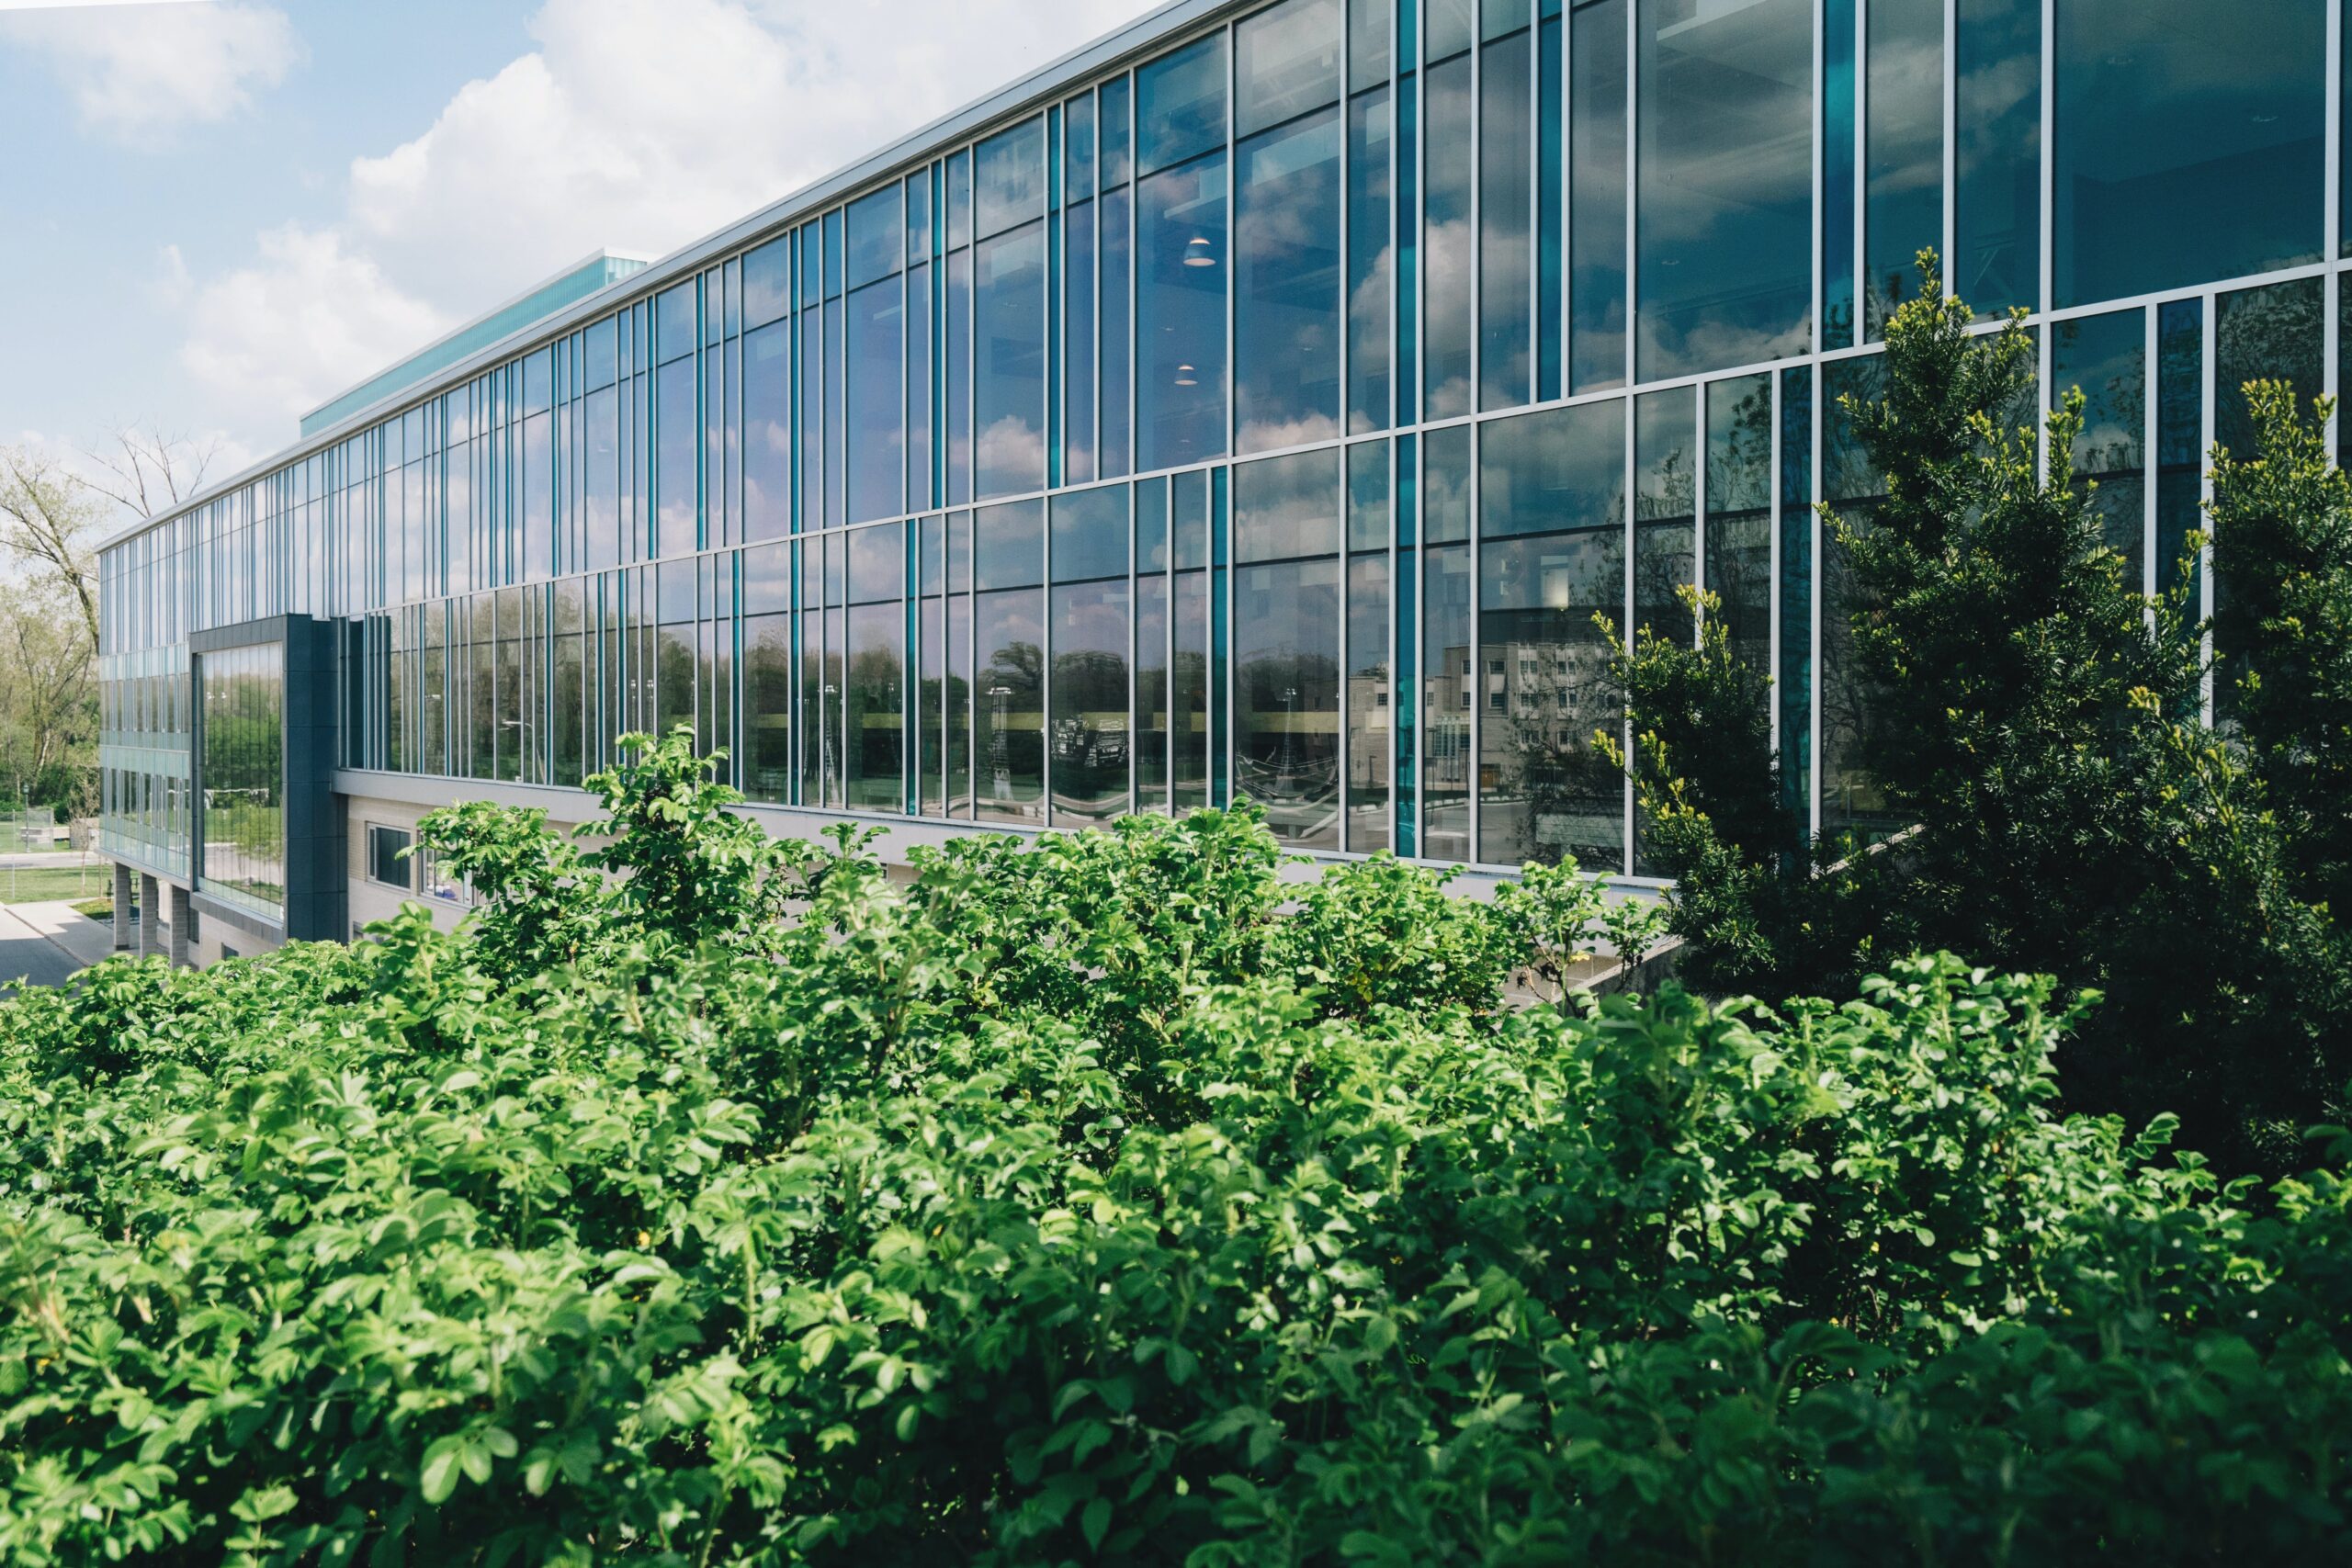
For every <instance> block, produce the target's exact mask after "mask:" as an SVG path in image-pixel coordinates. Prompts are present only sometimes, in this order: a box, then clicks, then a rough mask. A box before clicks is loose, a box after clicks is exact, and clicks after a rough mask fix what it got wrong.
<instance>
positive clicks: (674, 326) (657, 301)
mask: <svg viewBox="0 0 2352 1568" xmlns="http://www.w3.org/2000/svg"><path fill="white" fill-rule="evenodd" d="M653 346H654V354H655V355H656V357H657V358H658V359H660V360H661V361H662V362H663V363H667V362H668V361H670V360H673V359H675V358H677V357H678V355H682V354H692V353H693V352H694V351H695V286H694V285H693V284H692V283H690V282H689V283H681V284H679V285H678V286H677V287H676V288H665V289H663V290H662V292H661V293H660V294H659V295H657V296H655V298H654V301H653Z"/></svg>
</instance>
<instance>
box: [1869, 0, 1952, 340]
mask: <svg viewBox="0 0 2352 1568" xmlns="http://www.w3.org/2000/svg"><path fill="white" fill-rule="evenodd" d="M1864 37H1865V40H1866V42H1867V44H1868V47H1869V50H1870V61H1869V73H1870V75H1869V84H1868V86H1867V89H1866V90H1865V92H1864V95H1863V101H1864V103H1865V104H1866V105H1867V106H1868V113H1869V118H1870V123H1869V125H1868V126H1866V127H1865V128H1864V132H1863V137H1862V145H1863V147H1864V149H1865V150H1866V156H1867V158H1868V163H1869V167H1868V170H1867V172H1866V173H1865V175H1864V181H1865V185H1864V200H1865V203H1866V205H1865V207H1864V210H1863V220H1862V221H1863V242H1862V257H1863V265H1864V266H1865V268H1866V269H1867V270H1866V273H1865V278H1866V286H1865V289H1864V294H1863V309H1862V320H1863V325H1864V327H1865V328H1866V329H1867V330H1868V332H1869V333H1870V335H1871V338H1872V339H1873V340H1876V339H1878V338H1880V337H1883V336H1884V335H1885V333H1886V319H1887V317H1889V316H1891V315H1893V314H1894V310H1895V307H1896V306H1898V305H1900V304H1902V303H1903V301H1905V299H1912V298H1913V297H1915V296H1916V295H1917V293H1918V292H1919V273H1918V268H1917V265H1916V258H1917V255H1918V254H1919V252H1921V251H1922V250H1940V249H1941V248H1942V246H1943V228H1944V175H1943V168H1944V99H1943V80H1944V6H1943V0H1870V19H1869V23H1868V25H1867V28H1866V31H1865V34H1864Z"/></svg>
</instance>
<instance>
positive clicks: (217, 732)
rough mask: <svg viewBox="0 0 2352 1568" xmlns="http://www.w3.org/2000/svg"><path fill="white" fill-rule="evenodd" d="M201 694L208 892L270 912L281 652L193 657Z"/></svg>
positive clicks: (281, 730) (281, 758)
mask: <svg viewBox="0 0 2352 1568" xmlns="http://www.w3.org/2000/svg"><path fill="white" fill-rule="evenodd" d="M199 658H200V660H201V664H200V668H199V678H200V680H201V682H202V686H203V695H204V741H203V750H202V754H201V755H202V768H203V771H202V785H203V790H204V801H203V810H204V835H203V859H202V862H201V863H200V864H199V867H198V881H199V883H200V884H201V885H202V886H205V887H206V888H207V889H208V890H209V891H212V892H216V893H220V894H221V895H223V896H225V897H230V898H232V899H233V900H235V901H238V902H242V903H246V904H250V905H253V906H254V907H256V908H262V909H265V910H266V911H268V912H270V913H272V914H275V913H276V912H277V910H278V908H280V906H282V905H283V903H284V901H285V881H286V873H285V860H286V852H285V842H286V825H285V807H284V800H283V796H282V781H283V779H284V777H285V764H286V757H285V726H284V703H283V694H284V690H285V669H286V661H285V651H284V649H282V648H281V647H279V646H278V645H277V644H268V645H265V646H261V647H254V648H238V649H224V650H222V651H221V652H219V653H209V654H203V655H200V656H199Z"/></svg>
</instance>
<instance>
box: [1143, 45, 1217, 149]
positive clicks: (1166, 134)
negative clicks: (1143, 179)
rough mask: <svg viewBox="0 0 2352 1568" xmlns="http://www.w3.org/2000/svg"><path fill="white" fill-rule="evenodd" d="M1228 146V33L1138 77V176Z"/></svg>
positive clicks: (1170, 57)
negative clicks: (1226, 81) (1226, 54)
mask: <svg viewBox="0 0 2352 1568" xmlns="http://www.w3.org/2000/svg"><path fill="white" fill-rule="evenodd" d="M1224 145H1225V34H1224V33H1222V32H1217V33H1212V34H1211V35H1210V36H1208V37H1207V38H1204V39H1201V40H1200V41H1199V42H1197V43H1194V44H1191V45H1189V46H1187V47H1185V48H1183V49H1180V50H1178V51H1176V52H1175V53H1173V54H1170V55H1165V56H1162V57H1161V58H1160V59H1158V60H1155V61H1153V62H1151V63H1150V64H1148V65H1146V66H1145V67H1143V69H1141V70H1140V71H1137V72H1136V172H1137V173H1138V174H1146V175H1148V174H1150V173H1151V172H1152V171H1153V170H1155V169H1164V168H1166V167H1167V166H1168V165H1170V164H1180V163H1182V162H1183V161H1184V160H1185V159H1187V158H1191V157H1194V156H1196V155H1198V154H1199V153H1202V152H1208V151H1209V150H1210V149H1212V148H1216V147H1222V146H1224Z"/></svg>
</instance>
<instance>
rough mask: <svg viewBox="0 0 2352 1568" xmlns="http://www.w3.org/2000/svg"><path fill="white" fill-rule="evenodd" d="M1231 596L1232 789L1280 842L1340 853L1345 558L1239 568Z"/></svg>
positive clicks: (1235, 573)
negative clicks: (1259, 810) (1261, 813)
mask: <svg viewBox="0 0 2352 1568" xmlns="http://www.w3.org/2000/svg"><path fill="white" fill-rule="evenodd" d="M1326 456H1329V457H1333V458H1336V457H1338V454H1337V453H1336V452H1335V453H1329V454H1326ZM1261 466H1262V465H1261ZM1335 472H1336V467H1335ZM1335 532H1336V530H1335ZM1233 599H1234V604H1233V688H1234V691H1233V696H1234V713H1233V750H1234V794H1235V795H1236V796H1237V797H1238V798H1246V799H1250V800H1254V801H1256V802H1257V803H1258V804H1259V805H1260V806H1261V807H1264V809H1265V813H1266V826H1267V827H1268V828H1270V829H1272V831H1273V834H1274V837H1275V839H1277V840H1279V841H1281V842H1282V843H1283V844H1286V845H1289V846H1290V847H1292V848H1294V849H1302V850H1337V849H1338V848H1339V847H1340V562H1339V560H1338V558H1336V557H1329V556H1326V557H1323V558H1319V559H1312V560H1285V561H1277V562H1274V563H1272V564H1269V565H1264V566H1244V567H1241V568H1240V569H1238V570H1236V571H1235V572H1234V574H1233Z"/></svg>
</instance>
